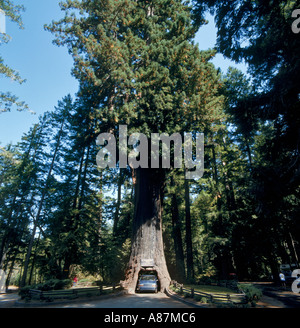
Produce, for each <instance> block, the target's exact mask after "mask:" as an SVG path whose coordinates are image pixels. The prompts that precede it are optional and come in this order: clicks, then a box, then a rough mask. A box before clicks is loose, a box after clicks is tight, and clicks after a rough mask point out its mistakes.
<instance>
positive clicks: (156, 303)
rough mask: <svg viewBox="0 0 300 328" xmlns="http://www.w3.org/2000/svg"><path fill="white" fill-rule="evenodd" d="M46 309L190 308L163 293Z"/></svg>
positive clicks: (92, 301) (75, 303)
mask: <svg viewBox="0 0 300 328" xmlns="http://www.w3.org/2000/svg"><path fill="white" fill-rule="evenodd" d="M47 308H110V309H118V308H132V309H134V308H182V309H184V308H192V307H191V306H188V305H187V304H184V303H183V302H180V301H177V300H174V299H172V298H170V297H168V296H167V295H165V294H163V293H157V294H135V295H123V296H118V297H112V298H107V299H102V300H101V299H99V300H91V301H89V300H86V301H83V302H74V303H72V302H70V303H68V304H57V305H48V306H47Z"/></svg>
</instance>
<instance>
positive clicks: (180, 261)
mask: <svg viewBox="0 0 300 328" xmlns="http://www.w3.org/2000/svg"><path fill="white" fill-rule="evenodd" d="M171 183H172V185H173V186H174V180H173V178H172V179H171ZM172 227H173V239H174V249H175V260H176V276H177V277H175V279H178V282H181V283H182V282H184V281H185V265H184V251H183V245H182V235H181V224H180V218H179V210H178V201H177V197H176V193H175V192H174V193H173V194H172Z"/></svg>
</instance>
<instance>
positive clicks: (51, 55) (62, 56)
mask: <svg viewBox="0 0 300 328" xmlns="http://www.w3.org/2000/svg"><path fill="white" fill-rule="evenodd" d="M60 1H61V0H14V1H13V2H14V3H15V4H23V5H24V6H25V8H26V11H25V12H24V13H23V14H22V19H23V23H24V30H21V29H19V28H18V26H17V24H16V23H12V22H10V21H9V20H8V19H6V33H7V34H9V35H10V36H11V37H12V39H11V41H10V42H9V43H7V44H1V45H0V54H1V57H2V58H3V59H4V62H5V63H6V64H7V65H8V66H9V67H11V68H13V69H15V70H17V71H19V73H20V75H21V77H22V78H24V79H26V82H25V83H23V84H22V85H19V84H17V83H16V82H12V81H11V80H10V79H8V78H4V77H0V90H1V91H3V92H7V91H10V92H12V93H13V94H14V95H16V96H18V97H19V100H22V101H25V102H26V103H27V104H28V105H29V107H30V109H31V110H32V111H34V112H35V113H36V114H35V115H33V114H31V113H30V112H28V111H23V112H17V111H16V110H12V111H11V112H6V113H0V146H4V145H6V144H7V143H9V142H12V143H14V144H15V143H17V142H18V141H20V140H21V137H22V135H23V134H24V133H26V132H27V131H28V130H29V128H30V127H31V126H32V125H33V124H34V123H37V121H38V117H39V115H41V114H42V113H43V112H45V111H51V110H53V108H54V107H55V106H56V105H57V102H58V101H59V100H61V99H62V98H63V97H64V96H66V95H67V94H71V95H72V96H74V94H75V93H76V92H77V90H78V82H77V81H76V80H75V79H74V78H73V77H72V76H71V73H70V72H71V68H72V64H73V62H72V58H71V56H70V55H69V54H68V51H67V49H66V48H65V47H57V46H55V45H53V44H52V40H53V35H52V34H51V33H49V32H47V31H45V30H44V24H49V23H51V21H52V20H58V19H59V18H61V17H63V15H64V13H63V12H61V10H60V8H59V2H60ZM208 19H209V21H210V23H209V24H208V25H206V26H204V27H202V28H201V29H200V31H199V32H198V34H197V37H196V40H195V41H196V42H197V43H199V47H200V48H201V49H208V48H211V47H213V46H214V45H215V41H216V29H215V26H214V22H213V19H212V18H209V17H208ZM213 63H214V64H215V66H216V67H220V68H221V70H222V71H223V72H226V70H227V68H228V66H230V65H231V66H237V67H238V68H240V69H241V70H243V71H244V72H246V70H245V66H244V65H235V64H234V63H232V62H230V61H229V60H225V59H224V58H223V56H222V55H220V54H218V55H217V56H216V58H214V60H213Z"/></svg>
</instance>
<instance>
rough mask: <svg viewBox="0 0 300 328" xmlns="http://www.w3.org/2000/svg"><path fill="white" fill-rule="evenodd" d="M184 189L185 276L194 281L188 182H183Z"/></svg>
mask: <svg viewBox="0 0 300 328" xmlns="http://www.w3.org/2000/svg"><path fill="white" fill-rule="evenodd" d="M184 189H185V197H184V198H185V229H186V235H185V237H186V276H187V280H188V281H191V280H193V279H194V261H193V242H192V222H191V210H190V189H189V181H188V180H184Z"/></svg>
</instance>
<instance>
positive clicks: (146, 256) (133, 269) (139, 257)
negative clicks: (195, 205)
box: [123, 168, 171, 293]
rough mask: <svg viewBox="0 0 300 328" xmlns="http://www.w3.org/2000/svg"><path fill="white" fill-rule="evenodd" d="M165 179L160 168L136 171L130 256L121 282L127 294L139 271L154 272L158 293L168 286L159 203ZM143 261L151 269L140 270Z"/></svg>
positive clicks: (131, 288) (168, 276)
mask: <svg viewBox="0 0 300 328" xmlns="http://www.w3.org/2000/svg"><path fill="white" fill-rule="evenodd" d="M164 180H165V172H164V170H162V169H157V170H156V169H143V168H138V169H137V170H136V185H135V213H134V221H133V238H132V247H131V256H130V260H129V264H128V269H127V272H126V277H125V281H124V282H123V286H124V287H125V288H126V289H127V290H128V292H129V293H134V292H135V288H136V284H137V280H138V276H139V272H140V271H141V270H147V269H148V270H149V269H151V270H154V271H156V273H157V277H158V280H159V282H160V287H161V291H164V290H165V289H166V288H168V287H169V285H170V281H171V278H170V275H169V272H168V268H167V265H166V260H165V254H164V244H163V238H162V215H161V210H162V208H161V201H162V188H163V184H164ZM143 260H150V262H151V261H152V262H153V263H152V264H153V266H149V267H145V266H144V267H142V264H143V263H142V261H143Z"/></svg>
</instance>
